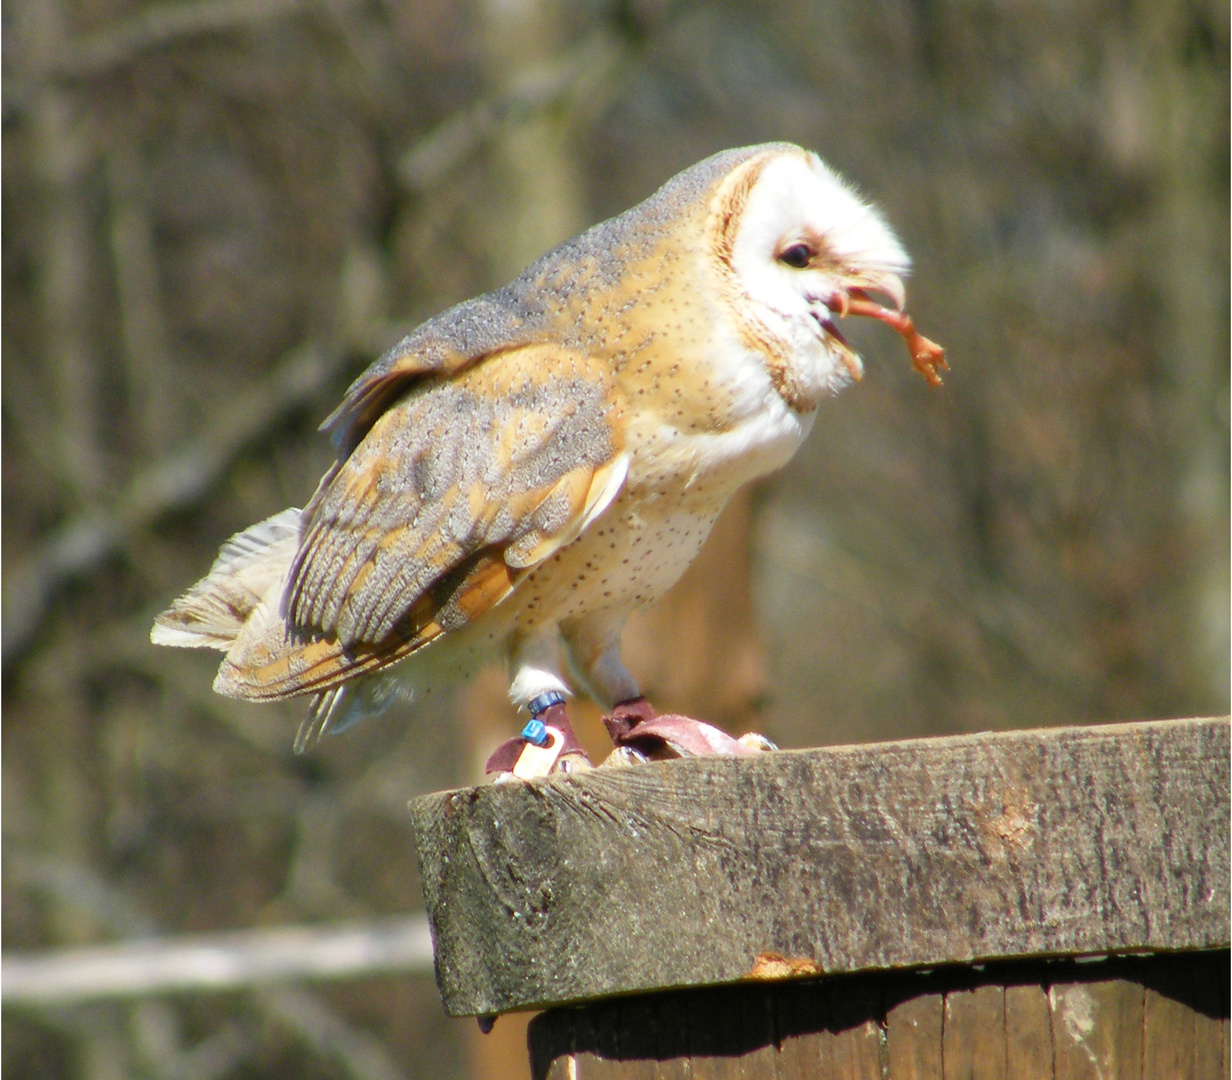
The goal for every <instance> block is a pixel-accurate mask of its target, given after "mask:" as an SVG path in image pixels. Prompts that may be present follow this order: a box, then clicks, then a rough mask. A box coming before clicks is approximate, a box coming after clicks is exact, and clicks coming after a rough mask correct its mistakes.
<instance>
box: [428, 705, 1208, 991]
mask: <svg viewBox="0 0 1232 1080" xmlns="http://www.w3.org/2000/svg"><path fill="white" fill-rule="evenodd" d="M1228 760H1229V739H1228V723H1227V721H1226V719H1224V720H1193V721H1164V722H1157V723H1143V724H1125V725H1110V726H1106V727H1095V728H1069V729H1048V730H1041V731H1032V732H1011V733H999V734H985V735H978V736H964V737H956V738H946V739H933V740H916V741H911V742H899V743H886V744H880V745H870V746H855V747H839V748H829V749H821V750H805V751H785V752H781V753H777V754H767V755H764V756H760V757H755V758H742V759H717V758H704V759H703V758H695V759H691V760H687V761H676V762H668V763H663V764H655V765H644V766H639V767H635V768H626V769H615V768H614V769H598V770H595V771H594V772H591V773H586V774H583V775H575V776H569V777H560V778H551V779H547V780H542V781H535V782H532V783H529V784H503V785H495V786H488V787H481V788H472V789H466V790H462V791H455V792H443V793H439V794H435V795H430V796H425V797H423V798H421V799H418V800H416V801H415V802H414V803H413V804H412V819H413V822H414V828H415V833H416V842H417V846H418V850H419V855H420V863H421V869H422V875H423V881H424V889H425V895H426V899H427V906H428V911H429V915H430V918H431V920H432V925H433V930H434V939H435V943H436V961H437V977H438V983H439V984H440V987H441V992H442V996H443V999H444V1002H445V1006H446V1009H447V1010H448V1011H449V1012H450V1013H451V1014H452V1015H468V1014H480V1013H497V1012H501V1011H503V1010H507V1009H515V1008H532V1007H542V1006H545V1005H552V1004H556V1003H562V1002H569V1001H579V1000H586V999H590V998H595V997H600V996H605V995H609V994H617V993H629V992H635V991H646V990H651V989H656V988H661V987H669V986H688V985H701V984H714V983H723V982H732V981H735V980H741V979H747V978H750V977H753V978H756V977H758V976H759V975H771V976H780V975H807V974H809V973H810V972H818V971H823V972H842V971H854V970H865V969H886V968H894V967H909V966H926V965H933V964H938V963H945V962H955V961H975V960H981V959H989V958H1001V957H1007V958H1008V957H1019V956H1029V955H1058V954H1098V953H1117V952H1128V951H1140V950H1150V949H1194V948H1218V947H1224V946H1226V945H1227V944H1228V941H1229V929H1228V907H1229V899H1230V898H1229V889H1228V880H1229V860H1228V849H1229V836H1228V819H1229V797H1228V791H1229V776H1228Z"/></svg>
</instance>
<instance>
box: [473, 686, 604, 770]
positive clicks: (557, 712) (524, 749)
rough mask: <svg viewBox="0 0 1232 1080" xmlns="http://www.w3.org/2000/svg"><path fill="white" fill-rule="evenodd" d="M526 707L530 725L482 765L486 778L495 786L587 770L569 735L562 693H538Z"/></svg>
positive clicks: (587, 762)
mask: <svg viewBox="0 0 1232 1080" xmlns="http://www.w3.org/2000/svg"><path fill="white" fill-rule="evenodd" d="M528 708H529V710H530V714H531V719H530V722H529V723H528V724H527V725H526V727H524V728H523V729H522V734H521V735H519V736H518V737H517V738H516V739H509V740H507V741H506V742H503V743H501V745H500V746H498V747H497V748H496V750H495V752H494V753H493V754H492V756H491V757H489V758H488V760H487V764H485V765H484V768H483V771H484V772H485V773H486V774H487V775H489V776H492V777H493V779H494V780H495V781H496V783H498V784H499V783H503V782H505V781H509V780H514V779H518V780H532V779H534V778H535V777H538V776H548V775H550V774H551V773H557V772H578V771H581V770H584V769H589V768H590V758H588V757H587V756H586V751H585V750H583V749H582V744H581V743H579V742H578V740H577V736H576V735H575V734H574V733H573V725H572V724H571V723H570V722H569V712H568V709H567V708H566V706H565V697H564V695H563V694H559V693H551V694H541V695H540V696H539V697H537V698H536V699H535V700H534V701H532V702H531V703H530V705H529V707H528Z"/></svg>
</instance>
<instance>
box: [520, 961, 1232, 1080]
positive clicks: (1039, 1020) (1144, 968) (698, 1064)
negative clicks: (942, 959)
mask: <svg viewBox="0 0 1232 1080" xmlns="http://www.w3.org/2000/svg"><path fill="white" fill-rule="evenodd" d="M1229 974H1230V971H1229V955H1228V953H1227V952H1226V951H1220V952H1214V953H1211V952H1207V953H1195V954H1156V955H1150V956H1131V957H1120V958H1113V959H1110V960H1106V961H1101V962H1098V963H1074V962H1069V961H1014V962H1005V963H999V964H995V965H989V966H988V967H987V968H985V969H983V970H976V969H973V968H969V967H962V966H959V965H954V966H951V967H947V968H944V969H939V970H937V971H935V972H932V973H930V974H927V975H924V974H917V973H915V972H884V973H876V974H867V975H840V976H833V977H829V978H822V979H812V980H803V981H796V982H777V983H774V982H761V983H745V984H741V985H736V986H724V987H703V988H697V989H693V990H681V991H671V992H660V993H655V994H644V995H637V996H635V997H632V998H613V999H608V1000H604V1001H597V1002H594V1003H592V1004H589V1005H586V1006H583V1007H580V1008H573V1007H563V1008H557V1009H551V1010H549V1011H547V1012H545V1013H542V1014H540V1015H539V1016H538V1017H536V1018H535V1019H534V1020H533V1021H532V1022H531V1025H530V1035H529V1039H530V1046H531V1051H532V1063H533V1068H532V1073H533V1076H534V1077H535V1078H536V1080H669V1078H670V1080H678V1078H682V1077H689V1078H693V1080H696V1078H698V1077H708V1078H710V1080H748V1078H749V1077H753V1076H756V1077H759V1078H761V1077H766V1078H774V1080H814V1078H817V1077H825V1078H827V1080H832V1078H836V1077H837V1078H841V1080H955V1078H956V1077H963V1078H970V1077H978V1076H985V1075H993V1076H1000V1075H1005V1076H1007V1077H1009V1078H1011V1080H1078V1078H1081V1077H1091V1076H1095V1077H1099V1078H1100V1080H1130V1078H1134V1080H1155V1078H1156V1077H1167V1078H1169V1080H1171V1077H1172V1075H1174V1074H1175V1073H1176V1070H1177V1065H1176V1062H1177V1061H1178V1060H1183V1061H1184V1062H1186V1063H1188V1064H1185V1065H1183V1066H1181V1067H1180V1068H1181V1071H1180V1073H1179V1075H1181V1076H1191V1075H1192V1076H1195V1077H1197V1078H1199V1080H1216V1078H1217V1077H1220V1076H1222V1075H1223V1074H1222V1073H1220V1072H1219V1071H1218V1070H1219V1069H1220V1068H1221V1067H1222V1063H1223V1049H1222V1045H1223V1040H1224V1039H1225V1038H1226V1033H1227V1030H1228V995H1227V985H1228V979H1229ZM1148 988H1149V989H1148ZM1148 993H1151V994H1154V995H1155V996H1156V997H1157V998H1158V999H1160V1000H1159V1002H1158V1004H1157V1006H1156V1007H1155V1008H1153V1009H1152V1010H1150V1014H1149V1015H1147V1014H1146V1013H1145V1012H1144V1010H1143V1000H1144V997H1145V995H1146V994H1148ZM947 1000H948V1002H949V1003H950V1009H949V1010H948V1015H945V1016H943V1003H944V1002H946V1001H947ZM1001 1001H1003V1002H1004V1005H1003V1006H1001V1005H999V1004H998V1003H999V1002H1001ZM1185 1017H1188V1019H1187V1020H1185V1019H1184V1018H1185ZM912 1019H914V1020H915V1023H914V1024H912V1023H911V1022H910V1021H911V1020H912ZM1178 1021H1179V1024H1178ZM1187 1024H1188V1027H1186V1025H1187ZM1054 1028H1055V1036H1056V1043H1057V1045H1056V1046H1055V1047H1054V1044H1053V1040H1054ZM1178 1030H1179V1031H1180V1032H1181V1038H1180V1042H1179V1043H1178V1042H1177V1039H1176V1038H1175V1036H1176V1033H1177V1031H1178ZM1186 1031H1192V1037H1190V1036H1189V1035H1186V1034H1185V1032H1186ZM916 1036H919V1038H918V1039H917V1040H916V1041H915V1042H912V1041H911V1040H913V1039H916ZM1075 1036H1077V1038H1075ZM943 1045H944V1048H945V1051H946V1053H945V1056H944V1059H943V1056H942V1048H943ZM1168 1046H1172V1047H1173V1049H1172V1050H1170V1051H1168V1050H1166V1047H1168ZM917 1047H918V1048H920V1052H918V1053H916V1052H914V1048H917ZM909 1048H911V1049H913V1052H911V1053H908V1052H907V1050H908V1049H909ZM1054 1050H1055V1058H1054ZM1144 1052H1146V1053H1147V1054H1148V1058H1147V1060H1146V1067H1145V1068H1144V1057H1143V1055H1144ZM1054 1066H1055V1069H1054ZM1149 1069H1161V1070H1164V1071H1162V1072H1161V1071H1155V1072H1152V1071H1148V1070H1149ZM1168 1070H1171V1071H1168Z"/></svg>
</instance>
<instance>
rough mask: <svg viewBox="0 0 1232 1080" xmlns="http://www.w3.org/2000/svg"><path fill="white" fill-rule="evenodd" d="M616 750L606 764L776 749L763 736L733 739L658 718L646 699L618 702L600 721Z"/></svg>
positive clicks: (690, 722) (674, 718) (679, 719)
mask: <svg viewBox="0 0 1232 1080" xmlns="http://www.w3.org/2000/svg"><path fill="white" fill-rule="evenodd" d="M603 723H604V725H605V726H606V727H607V730H608V734H609V735H611V737H612V742H614V743H615V744H616V749H615V750H614V751H613V752H612V756H611V757H610V758H608V759H607V762H605V764H612V765H628V764H633V763H635V762H638V761H668V760H671V759H673V758H681V757H714V756H718V757H748V756H750V755H752V754H760V753H764V752H765V751H767V750H777V749H778V747H777V746H775V745H774V743H772V742H771V741H770V740H769V739H767V738H766V737H765V736H763V735H757V734H754V733H750V734H748V735H742V736H741V737H740V738H738V739H735V738H732V736H730V735H728V734H727V732H725V731H720V730H719V729H718V728H717V727H714V726H713V725H712V724H707V723H704V722H703V721H701V720H694V719H693V718H692V717H689V716H681V715H679V714H677V713H666V714H664V715H662V716H659V715H657V714H656V713H655V711H654V709H653V708H651V706H650V703H649V702H647V700H646V699H645V698H640V697H639V698H633V699H632V700H631V701H622V702H619V703H618V704H617V705H616V706H615V708H613V709H612V712H611V714H610V715H608V716H605V717H604V718H603Z"/></svg>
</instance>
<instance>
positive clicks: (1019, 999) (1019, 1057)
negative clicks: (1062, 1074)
mask: <svg viewBox="0 0 1232 1080" xmlns="http://www.w3.org/2000/svg"><path fill="white" fill-rule="evenodd" d="M1005 1065H1006V1076H1007V1078H1008V1080H1039V1077H1041V1076H1048V1075H1050V1073H1051V1071H1052V1067H1053V1049H1052V1014H1051V1012H1050V1011H1049V1008H1048V995H1047V994H1046V993H1045V992H1044V988H1043V986H1041V985H1040V984H1039V983H1025V984H1022V985H1018V986H1007V987H1006V988H1005Z"/></svg>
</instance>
